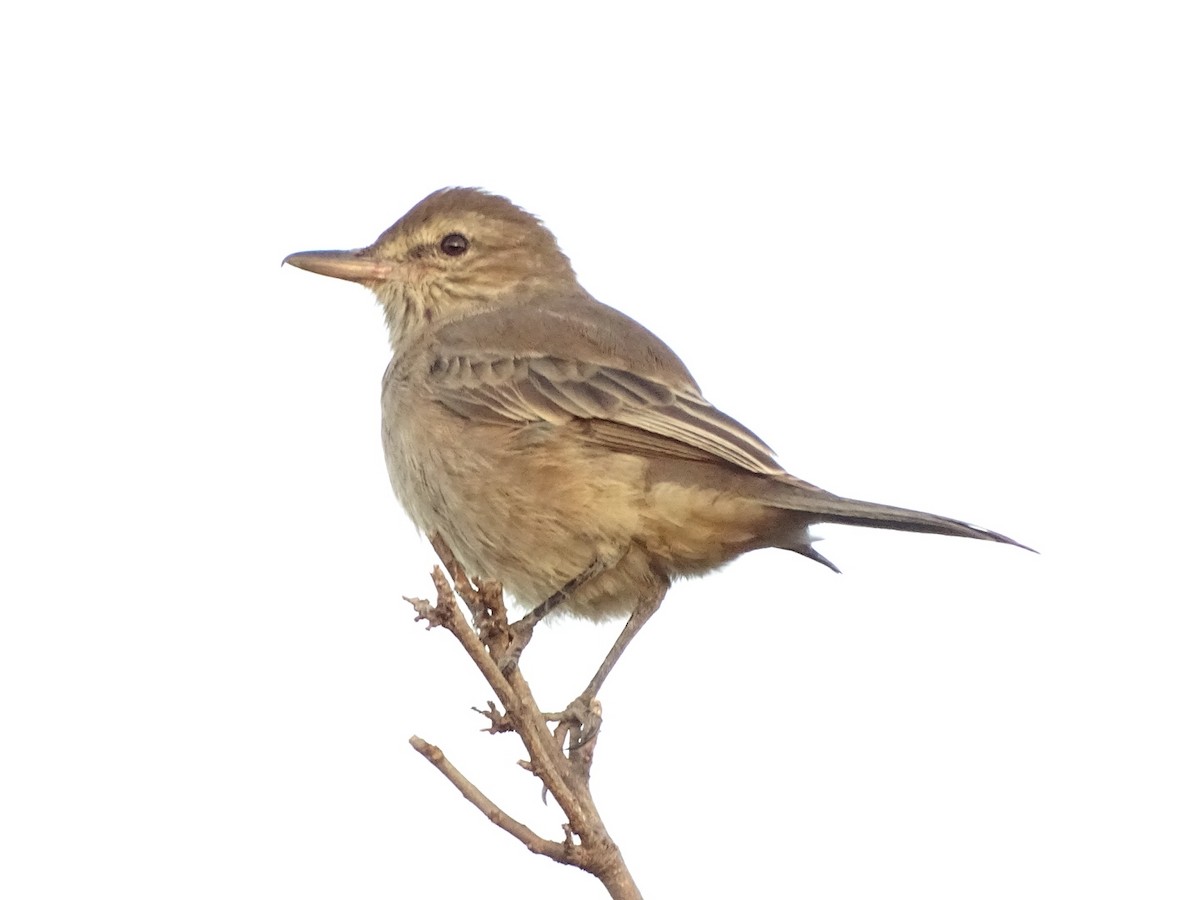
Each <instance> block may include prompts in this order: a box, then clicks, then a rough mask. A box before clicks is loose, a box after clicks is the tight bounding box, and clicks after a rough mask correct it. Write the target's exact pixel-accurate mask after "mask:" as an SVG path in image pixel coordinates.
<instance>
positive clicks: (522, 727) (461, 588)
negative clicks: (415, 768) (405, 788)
mask: <svg viewBox="0 0 1200 900" xmlns="http://www.w3.org/2000/svg"><path fill="white" fill-rule="evenodd" d="M432 543H433V547H434V550H435V551H436V552H437V554H438V557H439V558H440V559H441V561H442V564H443V565H444V566H445V567H446V572H448V573H449V578H447V576H446V575H445V574H443V572H442V570H441V569H434V570H433V573H432V578H433V583H434V587H435V589H436V590H437V599H436V600H435V601H434V602H433V603H430V602H428V601H426V600H419V599H413V598H406V599H408V601H409V602H410V603H412V605H413V608H414V609H416V611H417V621H425V622H426V623H428V626H429V627H430V628H434V627H438V628H445V629H446V630H447V631H449V632H450V633H451V634H452V635H454V637H455V638H456V639H457V640H458V642H459V644H460V645H461V646H462V648H463V650H465V651H466V653H467V656H469V657H470V659H471V662H473V663H474V664H475V667H476V668H477V669H479V671H480V672H481V673H482V674H483V677H484V678H485V679H486V680H487V682H488V684H489V685H490V686H491V688H492V690H493V691H494V692H495V693H496V697H497V699H498V700H499V701H500V705H501V707H503V710H504V711H503V712H500V711H499V710H498V709H496V707H495V705H494V704H492V703H491V702H489V704H488V706H489V711H488V712H484V713H483V714H484V715H485V716H486V717H487V718H488V719H489V720H490V721H491V723H492V725H491V728H489V729H485V730H488V731H491V732H492V733H499V732H501V731H507V730H512V731H515V732H516V733H517V735H518V736H519V737H520V738H521V741H522V743H523V744H524V745H525V749H526V750H527V751H528V753H529V761H528V763H522V767H523V768H526V769H528V771H531V772H532V773H533V774H534V775H536V776H537V777H538V778H539V779H541V781H542V784H543V785H544V786H545V790H544V792H543V796H544V795H545V793H546V792H548V793H549V794H550V795H551V796H553V797H554V799H555V801H556V802H557V803H558V805H559V807H560V808H561V809H562V811H563V813H564V814H565V815H566V817H567V822H566V824H565V825H564V826H563V827H564V831H565V838H564V840H562V841H550V840H548V839H546V838H543V837H540V836H539V835H537V834H536V833H535V832H534V831H532V830H531V829H530V828H528V827H527V826H525V825H523V824H522V823H521V822H519V821H517V820H516V819H515V818H514V817H512V816H511V815H509V814H508V813H506V812H504V811H503V810H502V809H500V808H499V807H498V806H496V804H495V803H493V802H492V801H491V800H489V799H488V798H487V796H486V795H484V793H483V792H482V791H480V790H479V789H478V788H477V787H476V786H475V785H474V784H472V783H471V781H470V780H469V779H468V778H467V777H466V776H465V775H463V774H462V773H461V772H460V771H459V770H458V769H456V768H455V767H454V766H453V765H451V764H450V762H449V760H447V759H446V757H445V755H444V754H443V753H442V751H441V750H439V749H438V748H437V747H435V746H433V745H431V744H428V743H426V742H425V741H423V740H422V739H421V738H419V737H415V736H414V737H413V738H412V739H411V740H410V743H411V744H412V746H413V747H414V748H415V749H416V750H417V752H419V753H421V755H423V756H424V757H425V758H426V759H428V760H429V761H430V762H431V763H433V765H434V766H435V767H436V768H437V769H438V771H440V772H441V773H442V774H443V775H444V776H445V777H446V778H447V779H448V780H449V781H450V783H451V784H453V785H454V786H455V787H456V788H458V790H459V791H460V792H461V793H462V795H463V796H464V797H466V798H467V800H468V801H470V802H471V803H472V804H473V805H474V806H475V807H476V808H477V809H479V810H480V812H482V813H483V814H484V815H485V816H487V817H488V819H490V820H491V821H492V822H495V823H496V825H498V826H499V827H500V828H502V829H503V830H504V831H506V832H508V833H509V834H511V835H512V836H513V837H515V838H517V840H519V841H521V843H523V844H524V845H525V846H526V847H527V848H528V849H529V850H530V851H532V852H534V853H538V854H540V855H542V856H547V857H549V858H551V859H554V860H556V861H557V862H560V863H564V864H567V865H572V866H577V867H579V868H581V869H584V870H585V871H587V872H591V873H592V874H593V875H595V876H596V877H597V878H599V879H600V880H601V882H602V883H603V884H604V886H605V887H606V888H607V889H608V891H609V894H610V896H612V897H614V898H617V900H640V898H641V894H640V893H639V892H638V889H637V886H636V885H635V884H634V882H633V878H632V877H631V876H630V874H629V870H628V868H626V866H625V862H624V860H623V859H622V857H621V852H620V850H618V849H617V845H616V844H615V843H614V842H613V840H612V838H611V837H609V834H608V831H607V830H606V829H605V827H604V823H603V821H602V820H601V818H600V814H599V812H598V811H597V809H596V804H595V802H594V801H593V800H592V795H591V790H590V787H589V781H590V779H591V764H592V759H593V756H594V754H595V747H596V740H595V739H593V740H591V741H589V742H588V743H586V744H585V745H583V746H581V747H572V748H571V749H570V750H569V752H568V753H564V751H563V745H564V740H565V736H566V733H567V727H566V725H565V724H564V723H563V722H561V721H560V722H559V724H558V727H557V728H556V729H555V730H554V732H553V733H552V732H551V730H550V728H549V726H548V725H547V723H546V718H547V717H546V716H544V715H543V714H542V713H541V712H540V710H539V707H538V705H537V702H536V701H535V700H534V698H533V694H532V692H531V691H530V689H529V684H528V682H526V680H525V677H524V676H523V675H522V674H521V671H520V667H519V665H518V663H519V658H520V654H521V650H522V649H524V647H523V641H522V642H520V643H516V642H514V634H513V630H512V626H510V625H509V623H508V614H507V612H506V611H505V609H504V602H503V592H502V590H501V588H500V585H499V584H496V583H495V582H483V581H474V582H473V581H472V580H471V579H469V578H468V577H467V575H466V573H465V572H464V571H463V568H462V566H461V565H460V564H459V562H458V560H456V559H455V558H454V555H453V553H451V552H450V549H449V547H448V546H447V545H446V543H445V542H444V541H443V540H442V539H441V538H440V536H434V538H433V539H432ZM451 582H453V587H451ZM459 599H461V600H462V603H463V604H464V605H465V606H466V608H467V609H468V610H469V611H470V613H471V618H472V623H469V622H468V621H467V619H466V617H464V615H463V612H462V608H461V607H460V606H459V603H458V600H459ZM525 637H527V635H525ZM498 660H504V661H505V662H506V667H505V669H503V670H502V668H501V666H500V664H499V663H498Z"/></svg>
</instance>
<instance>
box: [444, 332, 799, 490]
mask: <svg viewBox="0 0 1200 900" xmlns="http://www.w3.org/2000/svg"><path fill="white" fill-rule="evenodd" d="M429 383H430V385H431V386H432V387H433V389H434V391H435V394H436V396H437V399H438V400H439V401H440V402H441V403H442V404H443V405H444V406H446V407H447V408H448V409H451V410H453V411H454V412H456V413H458V414H459V415H462V416H465V417H468V418H472V419H476V420H478V421H486V422H493V423H504V422H507V423H529V424H532V423H550V424H555V425H562V424H566V423H568V422H571V421H586V422H588V423H589V427H588V428H586V429H584V432H583V433H584V434H585V435H588V436H590V437H591V439H593V440H595V441H596V442H597V443H598V444H601V445H603V446H605V447H608V448H609V449H613V450H618V451H624V452H633V453H652V454H657V455H660V456H668V457H675V458H680V459H696V460H721V461H724V462H726V463H732V464H733V465H736V466H738V467H740V468H742V469H745V470H747V471H750V472H758V473H762V474H769V475H779V474H782V473H783V469H781V468H780V467H779V464H778V463H776V462H775V454H774V452H773V451H772V450H771V448H770V447H768V446H767V445H766V444H765V443H763V441H762V440H761V439H760V438H759V437H758V436H757V435H755V434H754V433H753V432H752V431H750V430H749V429H748V428H746V427H745V426H744V425H742V424H741V423H739V422H738V421H737V420H735V419H733V418H731V417H730V416H727V415H725V414H724V413H723V412H721V411H720V410H718V409H716V408H715V407H714V406H712V405H711V404H710V403H709V402H708V401H707V400H705V399H704V397H703V396H702V395H701V394H700V392H699V390H697V389H696V388H695V387H694V385H692V384H691V383H685V384H683V385H681V386H674V387H673V386H671V385H668V384H666V383H664V382H663V381H660V380H657V379H654V378H651V377H648V376H646V375H640V374H638V373H635V372H631V371H628V370H627V369H622V368H620V367H619V366H615V365H600V364H596V363H586V362H579V361H575V360H569V359H563V358H560V357H555V356H549V355H536V356H535V355H530V356H524V357H513V356H511V355H510V356H501V355H494V353H488V352H486V351H482V352H480V353H475V354H471V355H470V356H467V355H463V354H461V353H460V354H456V355H444V356H439V357H438V358H436V359H435V360H434V362H433V365H432V366H431V367H430V379H429Z"/></svg>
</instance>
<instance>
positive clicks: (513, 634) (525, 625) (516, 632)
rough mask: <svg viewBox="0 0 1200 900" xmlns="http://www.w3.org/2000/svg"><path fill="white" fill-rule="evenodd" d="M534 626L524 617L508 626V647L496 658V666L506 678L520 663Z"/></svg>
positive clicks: (533, 623) (534, 623) (527, 617)
mask: <svg viewBox="0 0 1200 900" xmlns="http://www.w3.org/2000/svg"><path fill="white" fill-rule="evenodd" d="M536 624H537V623H536V622H530V621H529V616H525V617H524V618H522V619H518V620H517V621H516V622H513V623H512V624H511V625H509V626H508V634H509V641H508V646H507V647H505V648H504V650H502V651H501V652H500V654H499V656H497V657H496V665H498V666H499V667H500V671H501V672H502V673H503V674H504V675H505V676H506V677H507V676H509V675H511V674H512V672H513V669H515V668H516V667H517V663H519V662H520V661H521V654H522V653H523V652H525V648H526V647H528V646H529V640H530V638H532V637H533V626H534V625H536Z"/></svg>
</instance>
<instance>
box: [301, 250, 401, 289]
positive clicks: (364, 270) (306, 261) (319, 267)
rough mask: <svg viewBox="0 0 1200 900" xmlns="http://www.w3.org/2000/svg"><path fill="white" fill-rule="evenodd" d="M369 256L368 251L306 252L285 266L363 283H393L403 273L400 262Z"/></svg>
mask: <svg viewBox="0 0 1200 900" xmlns="http://www.w3.org/2000/svg"><path fill="white" fill-rule="evenodd" d="M366 253H367V251H366V250H305V251H304V252H302V253H293V254H292V255H291V256H288V257H286V258H285V259H284V260H283V264H284V265H285V266H295V267H296V268H297V269H304V270H305V271H306V272H316V273H317V274H318V275H328V276H329V277H330V278H341V279H344V280H345V281H357V282H358V283H359V284H373V283H375V282H380V281H389V280H391V279H392V278H394V277H395V276H396V274H397V272H398V270H399V266H397V264H396V263H393V262H389V261H388V260H384V259H375V258H373V257H371V256H367V255H366Z"/></svg>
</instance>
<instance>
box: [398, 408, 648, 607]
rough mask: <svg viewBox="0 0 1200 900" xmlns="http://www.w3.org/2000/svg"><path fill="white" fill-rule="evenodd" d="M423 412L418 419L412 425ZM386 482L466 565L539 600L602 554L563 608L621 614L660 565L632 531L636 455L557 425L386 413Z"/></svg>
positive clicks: (531, 602)
mask: <svg viewBox="0 0 1200 900" xmlns="http://www.w3.org/2000/svg"><path fill="white" fill-rule="evenodd" d="M416 421H419V422H420V423H421V425H422V426H423V427H421V428H415V427H412V426H413V424H414V423H415V422H416ZM384 450H385V455H386V457H387V463H388V471H389V474H390V476H391V480H392V487H393V489H394V490H395V492H396V496H397V498H398V499H399V500H400V503H401V504H402V505H403V506H404V508H405V510H406V511H407V512H408V514H409V516H410V517H411V518H412V519H413V520H414V522H415V523H416V524H417V526H418V527H419V528H420V529H421V530H422V531H424V532H425V533H426V534H434V533H438V534H441V535H442V537H443V538H444V539H445V540H446V542H447V543H448V544H449V545H450V548H451V549H452V550H453V551H454V553H455V555H456V556H457V557H458V558H459V560H460V561H461V562H462V563H463V565H464V566H465V567H466V568H467V570H468V572H469V573H470V574H472V575H477V576H480V577H483V578H494V579H497V580H499V581H501V582H502V583H503V584H504V587H505V589H506V590H507V591H508V592H509V593H510V594H511V595H512V597H513V598H514V599H515V600H517V602H518V603H519V604H520V605H522V606H524V607H531V606H535V605H537V604H538V603H540V602H541V601H542V600H545V599H546V598H547V597H549V596H551V595H552V594H553V593H555V592H556V591H557V590H559V589H560V588H562V587H563V586H564V585H566V584H567V583H568V582H570V581H571V580H572V579H574V578H576V577H577V576H578V575H579V574H580V573H582V572H584V571H585V570H587V569H588V568H590V567H592V566H593V565H595V564H596V563H599V564H600V565H601V566H602V567H604V569H605V570H604V571H603V573H601V574H599V575H598V576H597V577H596V578H595V579H594V580H592V581H589V582H588V583H587V584H586V585H583V586H581V587H580V588H579V590H578V591H576V592H575V593H574V594H573V596H572V599H571V600H570V601H569V602H568V603H567V604H565V607H564V608H565V609H566V610H567V611H569V612H573V613H575V614H576V615H580V616H584V617H587V618H608V617H612V616H618V615H622V614H627V613H628V612H629V611H631V610H632V609H633V607H634V605H635V604H636V602H637V600H638V599H639V597H640V596H642V595H644V594H646V593H649V592H652V591H654V590H656V589H659V588H660V587H662V586H665V582H666V575H665V573H663V572H662V571H658V570H656V567H655V565H654V560H652V559H651V558H650V556H649V554H647V553H645V552H644V550H643V549H642V548H641V547H640V545H639V543H638V537H639V532H640V530H641V528H642V524H643V515H644V511H645V477H644V463H643V462H642V461H641V460H640V459H638V458H636V457H633V456H626V455H622V454H615V453H612V452H608V451H603V450H597V449H594V448H589V447H587V446H585V445H582V444H580V443H579V442H578V440H577V439H576V438H575V437H574V436H573V435H570V434H568V433H566V432H565V431H564V430H563V429H562V428H560V427H559V426H554V425H549V424H545V425H525V426H520V425H511V426H510V425H484V424H481V423H479V422H472V423H470V424H469V426H467V424H466V423H464V422H463V421H462V420H458V419H457V417H456V416H454V415H453V414H451V413H447V412H439V413H438V414H437V415H436V416H427V415H424V414H422V415H419V416H415V417H409V418H408V420H407V421H404V420H398V419H397V418H396V417H391V422H390V424H388V425H385V430H384Z"/></svg>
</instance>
